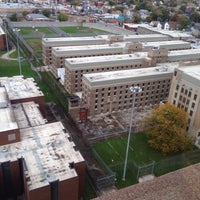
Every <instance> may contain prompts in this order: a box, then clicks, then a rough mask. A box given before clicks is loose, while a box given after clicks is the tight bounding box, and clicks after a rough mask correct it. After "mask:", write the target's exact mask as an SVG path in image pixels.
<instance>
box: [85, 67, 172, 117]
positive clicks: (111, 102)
mask: <svg viewBox="0 0 200 200" xmlns="http://www.w3.org/2000/svg"><path fill="white" fill-rule="evenodd" d="M175 66H176V65H175ZM173 69H174V65H166V66H165V65H164V64H163V65H162V66H161V67H152V68H146V69H131V70H124V71H114V72H103V73H93V74H84V75H83V83H82V84H83V87H82V90H83V92H82V106H85V107H86V108H87V109H88V115H90V116H92V115H96V114H100V113H112V112H114V111H120V110H125V109H129V108H130V107H131V106H132V100H133V94H132V93H131V91H130V87H131V86H136V85H137V86H139V87H140V88H141V89H142V92H140V93H138V94H136V99H135V107H137V108H142V107H145V106H148V105H156V104H159V103H160V102H161V101H165V100H166V99H167V97H168V94H169V89H170V84H171V79H172V76H173Z"/></svg>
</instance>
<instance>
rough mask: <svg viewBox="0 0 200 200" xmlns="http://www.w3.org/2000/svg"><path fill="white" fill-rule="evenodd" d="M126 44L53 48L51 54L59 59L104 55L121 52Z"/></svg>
mask: <svg viewBox="0 0 200 200" xmlns="http://www.w3.org/2000/svg"><path fill="white" fill-rule="evenodd" d="M126 44H127V42H120V43H114V44H102V45H86V46H67V47H53V48H52V54H54V55H56V56H60V57H63V56H64V57H65V56H75V55H91V54H93V55H94V54H102V55H103V54H105V53H106V52H107V53H108V52H116V53H119V52H122V51H123V49H124V47H125V46H126Z"/></svg>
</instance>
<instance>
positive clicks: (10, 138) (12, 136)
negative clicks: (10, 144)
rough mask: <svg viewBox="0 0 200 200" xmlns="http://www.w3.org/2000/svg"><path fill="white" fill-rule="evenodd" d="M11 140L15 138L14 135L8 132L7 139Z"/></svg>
mask: <svg viewBox="0 0 200 200" xmlns="http://www.w3.org/2000/svg"><path fill="white" fill-rule="evenodd" d="M13 140H16V135H15V134H14V133H13V134H9V135H8V141H13Z"/></svg>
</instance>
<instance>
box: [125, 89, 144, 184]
mask: <svg viewBox="0 0 200 200" xmlns="http://www.w3.org/2000/svg"><path fill="white" fill-rule="evenodd" d="M130 91H131V92H132V93H133V102H132V108H131V119H130V124H129V132H128V141H127V145H126V155H125V161H124V172H123V176H122V180H123V181H125V180H126V168H127V161H128V150H129V144H130V137H131V129H132V123H133V114H134V106H135V94H136V93H139V92H141V91H142V89H141V88H140V87H139V86H131V87H130Z"/></svg>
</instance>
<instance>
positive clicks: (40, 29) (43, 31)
mask: <svg viewBox="0 0 200 200" xmlns="http://www.w3.org/2000/svg"><path fill="white" fill-rule="evenodd" d="M36 29H37V30H36ZM37 33H40V34H45V35H50V34H55V32H53V31H52V30H50V29H49V28H47V27H34V28H32V27H20V34H21V35H23V36H27V35H33V34H37Z"/></svg>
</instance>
